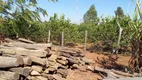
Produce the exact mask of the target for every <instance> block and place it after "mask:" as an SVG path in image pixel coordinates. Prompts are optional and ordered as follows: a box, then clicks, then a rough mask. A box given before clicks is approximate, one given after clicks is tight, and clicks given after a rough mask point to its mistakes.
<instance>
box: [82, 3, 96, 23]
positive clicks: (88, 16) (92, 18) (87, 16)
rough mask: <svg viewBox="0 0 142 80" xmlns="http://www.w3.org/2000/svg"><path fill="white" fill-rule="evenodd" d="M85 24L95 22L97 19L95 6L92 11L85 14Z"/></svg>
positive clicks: (91, 8)
mask: <svg viewBox="0 0 142 80" xmlns="http://www.w3.org/2000/svg"><path fill="white" fill-rule="evenodd" d="M83 19H84V22H93V21H95V20H96V19H97V11H96V9H95V6H94V5H91V7H90V9H89V10H88V11H87V12H86V13H85V14H84V17H83Z"/></svg>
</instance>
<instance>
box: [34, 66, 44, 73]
mask: <svg viewBox="0 0 142 80" xmlns="http://www.w3.org/2000/svg"><path fill="white" fill-rule="evenodd" d="M42 69H43V68H42V67H41V66H35V65H33V66H32V70H34V71H37V72H42Z"/></svg>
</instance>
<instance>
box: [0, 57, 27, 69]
mask: <svg viewBox="0 0 142 80" xmlns="http://www.w3.org/2000/svg"><path fill="white" fill-rule="evenodd" d="M23 64H24V61H23V58H22V57H20V56H17V57H16V58H12V57H3V56H0V68H9V67H17V66H19V65H23Z"/></svg>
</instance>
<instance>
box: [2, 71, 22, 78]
mask: <svg viewBox="0 0 142 80" xmlns="http://www.w3.org/2000/svg"><path fill="white" fill-rule="evenodd" d="M19 77H20V76H19V74H18V73H15V72H9V71H0V80H19Z"/></svg>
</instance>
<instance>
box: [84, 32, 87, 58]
mask: <svg viewBox="0 0 142 80" xmlns="http://www.w3.org/2000/svg"><path fill="white" fill-rule="evenodd" d="M87 33H88V32H87V30H86V31H85V43H84V55H86V43H87Z"/></svg>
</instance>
